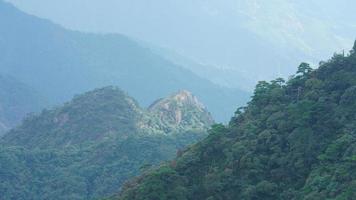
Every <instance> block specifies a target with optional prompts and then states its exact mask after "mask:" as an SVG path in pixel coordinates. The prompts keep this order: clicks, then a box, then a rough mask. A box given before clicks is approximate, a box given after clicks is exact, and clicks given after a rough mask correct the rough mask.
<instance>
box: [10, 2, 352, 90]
mask: <svg viewBox="0 0 356 200" xmlns="http://www.w3.org/2000/svg"><path fill="white" fill-rule="evenodd" d="M8 1H9V2H12V3H14V4H15V5H16V6H18V7H19V8H21V9H22V10H24V11H26V12H29V13H32V14H35V15H37V16H40V17H44V18H48V19H51V20H53V21H55V22H56V23H59V24H61V25H63V26H65V27H68V28H70V29H73V30H82V31H89V32H100V33H113V32H116V33H123V34H126V35H130V36H132V37H134V38H138V39H141V40H145V41H147V42H150V43H153V44H156V45H158V46H161V47H165V48H169V49H172V50H174V51H176V52H178V53H179V54H182V55H183V56H185V57H189V58H192V59H193V60H196V61H197V62H198V63H203V64H204V65H207V66H208V67H209V66H219V67H220V68H222V69H230V68H233V69H234V70H232V72H235V73H234V75H235V76H236V77H239V76H241V74H243V75H244V78H245V79H248V80H250V81H251V80H252V81H253V83H252V85H249V86H250V87H252V89H253V86H254V84H255V83H257V81H258V80H265V79H268V80H271V79H272V78H275V77H277V76H283V77H288V76H289V75H290V74H292V73H293V72H294V67H293V66H295V65H297V64H298V63H300V62H301V61H303V60H306V61H309V62H313V63H316V64H317V62H318V61H319V60H321V59H326V58H327V56H328V55H330V54H332V53H334V51H337V52H341V51H342V50H343V49H350V47H351V46H350V44H351V42H352V41H353V40H354V39H355V34H354V33H355V31H356V27H355V26H354V21H355V19H356V15H355V13H354V10H353V9H352V8H354V7H355V6H356V4H355V1H353V0H340V1H325V0H270V1H265V0H225V1H211V0H210V1H207V0H195V1H189V0H181V1H176V0H155V1H153V2H152V1H150V2H144V3H142V1H140V0H120V1H117V0H106V1H105V2H103V1H98V0H92V1H90V2H88V1H86V0H77V1H75V2H73V1H72V0H62V1H57V2H49V1H47V2H43V1H36V0H27V1H24V0H8ZM84 4H85V6H83V5H84ZM93 16H95V17H93ZM73 19H76V20H73ZM256 57H258V59H256ZM200 72H201V73H204V70H203V71H200ZM218 77H219V73H218V74H217V76H216V77H215V78H214V79H212V80H216V79H217V78H218ZM222 83H224V82H223V81H222ZM237 83H238V82H237ZM243 86H244V84H243V85H242V87H243Z"/></svg>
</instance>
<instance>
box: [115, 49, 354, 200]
mask: <svg viewBox="0 0 356 200" xmlns="http://www.w3.org/2000/svg"><path fill="white" fill-rule="evenodd" d="M355 110H356V43H355V46H354V48H353V50H352V51H351V52H350V54H349V55H344V54H335V55H334V56H333V57H332V58H331V59H330V60H329V61H327V62H320V66H319V68H318V69H316V70H314V69H312V68H311V67H310V65H309V64H307V63H302V64H301V65H300V66H299V67H298V71H297V73H296V74H295V75H294V76H293V77H291V78H290V79H289V80H287V81H285V80H283V79H280V78H279V79H276V80H273V81H271V82H265V81H261V82H259V83H258V84H257V86H256V88H255V91H254V94H253V97H252V99H251V101H250V102H249V103H248V105H247V106H246V107H242V108H239V109H237V111H236V113H235V116H234V117H233V118H232V119H231V121H230V123H229V124H228V125H227V126H225V125H214V126H213V127H212V129H211V130H210V135H209V136H208V138H206V139H204V140H203V141H201V142H199V143H197V144H195V145H193V146H191V147H189V148H188V149H187V150H185V151H184V152H181V153H180V154H179V155H178V156H177V158H176V159H175V160H173V161H171V162H169V163H167V164H164V165H162V166H161V167H160V168H159V169H156V170H152V171H150V172H146V173H145V174H144V175H142V176H140V177H138V178H136V179H134V180H131V181H130V182H128V183H126V185H125V187H124V189H123V191H122V192H121V193H120V194H119V195H118V196H117V197H113V199H119V200H153V199H154V200H236V199H244V200H285V199H293V200H327V199H330V200H331V199H335V200H353V199H355V198H356V170H355V169H356V132H355V130H356V112H355Z"/></svg>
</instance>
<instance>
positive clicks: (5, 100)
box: [0, 75, 45, 137]
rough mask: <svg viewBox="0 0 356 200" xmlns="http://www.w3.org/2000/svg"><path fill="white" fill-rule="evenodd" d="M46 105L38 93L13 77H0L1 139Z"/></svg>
mask: <svg viewBox="0 0 356 200" xmlns="http://www.w3.org/2000/svg"><path fill="white" fill-rule="evenodd" d="M43 103H45V101H44V99H42V98H41V97H40V96H39V95H38V93H37V92H36V91H35V90H33V89H32V88H30V87H28V86H27V85H25V84H23V83H21V82H19V81H17V80H15V79H14V78H12V77H7V76H1V75H0V137H1V136H2V135H3V134H4V133H5V132H6V131H8V130H9V129H11V128H13V127H14V126H16V125H18V124H19V123H20V122H21V120H22V119H23V118H24V117H25V116H26V115H27V114H28V113H32V112H37V111H39V109H40V107H41V104H43Z"/></svg>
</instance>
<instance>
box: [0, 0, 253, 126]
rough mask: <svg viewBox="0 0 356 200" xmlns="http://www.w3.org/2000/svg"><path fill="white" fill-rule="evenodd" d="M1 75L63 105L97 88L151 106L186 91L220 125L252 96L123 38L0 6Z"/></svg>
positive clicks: (7, 5) (8, 5) (55, 103)
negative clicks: (112, 89)
mask: <svg viewBox="0 0 356 200" xmlns="http://www.w3.org/2000/svg"><path fill="white" fill-rule="evenodd" d="M0 26H1V27H6V28H2V29H1V30H0V48H1V54H0V66H1V68H0V73H2V74H5V75H10V76H12V77H14V78H16V79H17V80H19V81H21V82H23V83H25V84H27V85H29V86H30V87H32V88H34V89H36V90H37V91H38V92H39V93H40V94H41V95H43V96H44V97H46V98H48V100H49V105H57V104H61V103H63V102H65V101H67V100H69V99H70V98H71V97H72V96H73V95H75V94H79V93H83V92H85V91H88V90H91V89H92V88H98V87H104V86H106V85H119V86H120V87H122V88H123V89H124V90H125V91H129V92H130V94H131V95H132V96H133V97H135V99H137V100H138V101H139V102H140V104H142V105H143V106H148V105H149V104H150V103H151V102H152V101H154V100H155V99H158V98H161V97H163V96H167V95H169V94H171V93H172V92H173V91H178V90H181V89H187V90H189V91H192V92H193V93H194V94H196V95H197V96H198V97H199V99H201V100H202V101H204V102H205V104H206V106H207V108H208V109H209V110H210V111H211V112H212V114H213V115H214V118H215V119H216V120H218V121H227V120H228V119H229V118H230V117H231V116H229V115H226V113H230V112H231V111H232V110H233V108H234V107H236V106H237V105H242V104H244V103H245V101H246V100H247V97H248V93H246V92H243V91H240V90H235V89H229V88H224V87H221V86H218V85H216V84H213V83H212V82H210V81H208V80H206V79H204V78H201V77H199V76H197V75H196V74H194V73H193V72H191V71H189V70H187V69H185V68H183V67H181V66H179V65H176V64H174V63H173V62H171V61H169V60H167V59H165V58H164V57H163V56H160V55H157V54H156V53H154V52H152V51H151V50H149V49H148V48H146V47H144V46H143V45H140V44H139V43H138V42H135V41H134V40H132V39H130V38H128V37H126V36H123V35H119V34H105V35H104V34H90V33H81V32H76V31H69V30H66V29H64V28H62V27H60V26H58V25H56V24H53V23H51V22H50V21H47V20H43V19H39V18H37V17H35V16H32V15H28V14H25V13H23V12H21V11H19V10H18V9H16V8H15V7H13V6H12V5H10V4H8V3H4V2H0Z"/></svg>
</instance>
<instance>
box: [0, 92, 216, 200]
mask: <svg viewBox="0 0 356 200" xmlns="http://www.w3.org/2000/svg"><path fill="white" fill-rule="evenodd" d="M182 109H184V107H182ZM182 112H183V113H184V110H182ZM203 113H205V114H207V116H206V118H209V116H210V115H208V113H207V112H206V111H204V112H203V111H202V113H197V114H198V116H200V115H203ZM155 117H156V115H155V114H152V113H150V112H149V111H148V110H146V109H142V108H140V107H139V106H138V104H137V103H136V101H135V100H134V99H132V98H131V97H129V96H127V95H126V93H124V92H123V91H121V90H120V89H118V88H116V87H105V88H102V89H96V90H94V91H90V92H87V93H85V94H83V95H78V96H76V97H75V98H74V99H73V100H72V101H71V102H68V103H66V104H64V105H63V106H61V107H58V108H54V109H51V110H44V111H43V112H42V113H41V114H39V115H33V116H30V117H28V118H27V119H26V120H25V121H24V123H23V124H22V125H21V126H19V127H18V128H16V129H13V130H11V131H10V132H9V133H8V134H6V135H5V136H4V137H3V138H2V139H1V141H0V145H1V146H0V194H1V196H0V199H18V200H27V199H36V200H37V199H38V200H41V199H43V200H47V199H53V200H57V199H58V200H60V199H63V200H67V199H97V198H102V197H106V196H110V195H112V194H115V193H116V192H117V191H118V190H119V189H120V187H121V186H122V184H123V183H124V182H125V181H127V180H128V179H129V178H132V177H134V176H137V175H139V174H140V173H145V172H146V171H148V170H150V169H151V168H152V167H154V166H156V165H159V164H160V163H162V162H164V161H166V160H169V159H172V158H173V157H174V156H175V155H176V153H177V150H182V149H184V148H186V146H187V145H189V144H192V143H194V142H196V141H198V140H200V139H202V138H203V137H205V136H206V128H205V127H207V126H208V125H209V124H210V123H211V121H205V122H204V121H199V123H203V125H202V124H196V125H194V122H195V121H194V120H193V121H192V122H191V123H187V124H189V126H188V125H185V124H183V125H182V126H179V129H178V128H177V127H178V126H173V125H170V126H169V127H166V126H164V125H162V123H161V122H160V121H161V120H160V119H156V118H155ZM162 117H165V116H162ZM192 117H193V116H192ZM194 117H196V116H194ZM147 118H150V119H152V121H153V122H154V123H151V124H150V126H152V127H154V128H152V129H149V130H146V129H145V128H146V127H148V125H145V123H146V122H147V121H146V119H147ZM209 119H210V118H209ZM185 121H187V122H188V121H189V119H188V118H185ZM155 123H157V124H155ZM143 125H145V126H143ZM175 128H177V129H175ZM167 130H169V131H167ZM161 174H162V175H159V177H161V176H162V177H165V176H168V175H169V171H162V172H161ZM157 176H158V175H157ZM155 177H156V176H155ZM153 178H154V177H153ZM173 180H174V178H172V179H170V181H171V182H173ZM167 181H168V180H167ZM152 187H153V188H152V190H155V189H160V190H159V192H161V191H164V190H165V187H166V186H164V185H162V186H159V185H157V186H152ZM156 187H157V188H156ZM182 189H184V188H182ZM177 190H178V189H177ZM145 192H146V191H145ZM179 195H180V192H178V193H172V194H167V195H166V196H163V197H162V198H163V199H174V198H172V197H173V196H176V197H179V198H180V196H179Z"/></svg>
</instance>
